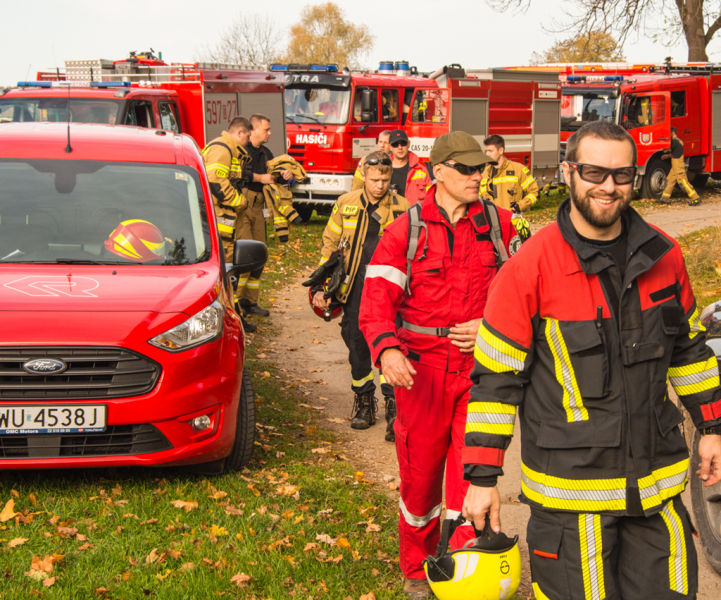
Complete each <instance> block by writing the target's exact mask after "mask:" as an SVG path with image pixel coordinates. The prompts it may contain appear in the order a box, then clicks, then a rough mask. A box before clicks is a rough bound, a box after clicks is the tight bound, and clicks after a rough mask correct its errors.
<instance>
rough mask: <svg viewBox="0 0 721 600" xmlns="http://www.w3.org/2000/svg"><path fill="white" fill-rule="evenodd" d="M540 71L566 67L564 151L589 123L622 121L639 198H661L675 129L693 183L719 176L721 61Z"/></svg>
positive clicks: (545, 67)
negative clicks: (634, 153)
mask: <svg viewBox="0 0 721 600" xmlns="http://www.w3.org/2000/svg"><path fill="white" fill-rule="evenodd" d="M536 68H537V69H540V70H541V72H543V71H546V70H549V71H551V70H552V71H561V80H562V82H563V102H562V109H561V113H562V117H561V146H562V152H563V148H564V147H565V142H566V140H567V139H568V138H569V137H570V136H571V135H572V134H573V132H574V131H576V130H578V129H579V128H580V127H581V126H582V125H584V124H585V123H588V122H590V121H596V120H599V119H607V120H610V121H613V122H614V123H618V124H620V125H622V126H623V127H625V128H626V129H627V130H628V132H629V133H630V134H631V135H632V136H633V138H634V140H635V142H636V146H637V147H638V166H639V176H638V179H637V181H636V187H637V188H638V189H640V193H641V196H643V197H645V198H658V197H660V196H661V193H662V192H663V189H664V188H665V187H666V175H667V174H668V172H669V169H670V166H671V165H670V161H667V160H662V159H661V154H663V151H664V149H666V148H668V147H669V146H670V143H671V131H670V130H671V127H676V129H677V131H678V136H679V137H680V138H681V139H682V140H683V142H684V154H685V157H686V161H687V170H688V175H689V180H691V182H692V183H693V185H694V186H697V187H703V186H704V185H705V184H706V182H707V181H708V178H709V177H713V178H714V179H717V180H721V126H720V125H719V123H721V120H719V115H721V69H719V67H718V65H713V64H707V63H670V62H666V63H662V64H649V63H646V64H627V63H589V64H575V65H566V64H552V65H543V66H540V67H536ZM717 70H718V74H717ZM714 115H715V116H716V119H714ZM716 121H717V122H716Z"/></svg>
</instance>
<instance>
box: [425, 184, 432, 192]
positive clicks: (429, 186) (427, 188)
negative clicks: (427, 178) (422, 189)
mask: <svg viewBox="0 0 721 600" xmlns="http://www.w3.org/2000/svg"><path fill="white" fill-rule="evenodd" d="M432 187H433V184H432V183H429V184H428V185H427V186H426V192H427V191H428V190H430V189H431V188H432Z"/></svg>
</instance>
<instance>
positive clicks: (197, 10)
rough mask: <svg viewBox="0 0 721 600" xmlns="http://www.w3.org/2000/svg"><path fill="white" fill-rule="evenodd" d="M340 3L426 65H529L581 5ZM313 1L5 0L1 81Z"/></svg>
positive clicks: (188, 54) (190, 46)
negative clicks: (515, 7) (28, 0)
mask: <svg viewBox="0 0 721 600" xmlns="http://www.w3.org/2000/svg"><path fill="white" fill-rule="evenodd" d="M319 1H320V0H319ZM336 2H337V4H339V5H340V6H341V7H342V8H343V9H344V10H345V12H346V15H347V18H348V19H349V20H351V21H352V22H355V23H363V24H366V25H368V26H369V28H370V29H371V31H372V33H373V34H375V36H376V42H375V48H374V49H373V51H372V53H371V54H370V55H369V56H368V57H367V58H366V59H365V63H366V65H367V66H372V67H375V66H376V65H377V64H378V63H379V61H381V60H407V61H409V62H410V64H411V65H415V66H417V67H418V69H419V70H420V71H434V70H436V69H437V68H439V67H442V66H443V65H446V64H451V63H460V64H461V65H463V66H464V67H466V68H474V69H480V68H487V67H499V66H511V65H524V64H528V61H529V59H530V56H531V54H532V53H533V52H534V51H536V52H541V51H543V50H545V49H547V48H548V47H550V46H551V45H552V44H553V43H554V40H556V39H563V38H564V37H567V34H553V33H547V32H546V31H544V28H543V27H544V25H545V27H546V28H550V27H552V26H553V22H552V19H553V17H556V19H559V18H563V12H562V9H563V8H564V7H565V8H566V9H567V8H568V7H569V5H572V3H571V2H570V1H569V0H533V4H532V7H531V9H530V10H528V11H527V12H526V13H520V14H519V13H518V12H514V11H508V12H506V13H504V14H499V13H496V12H494V11H492V10H491V9H490V8H488V6H487V5H486V4H485V2H484V1H483V0H445V1H444V2H442V3H441V2H438V0H414V1H413V2H399V1H398V0H396V2H390V1H389V0H362V1H360V2H358V1H357V0H356V1H353V2H348V1H346V0H336ZM308 3H313V2H306V1H301V2H298V1H297V0H296V1H291V0H273V2H269V3H262V4H261V3H251V2H248V1H241V2H237V1H236V2H227V3H210V4H209V3H207V2H198V1H197V0H196V1H190V0H174V1H173V2H169V1H167V0H157V1H155V2H143V3H130V4H127V3H125V4H118V3H117V2H108V1H107V0H105V1H98V0H62V1H61V2H58V0H51V1H48V0H34V2H33V3H32V7H33V8H32V18H31V19H29V17H28V12H27V5H25V3H22V2H13V3H10V2H5V3H4V6H3V9H2V15H3V25H4V27H3V35H2V52H0V85H16V84H17V82H18V81H24V80H26V79H35V73H36V72H37V71H44V70H52V69H54V67H55V66H58V67H62V66H63V61H64V60H66V59H70V60H79V59H96V58H105V59H110V60H121V59H123V58H125V57H127V56H128V52H129V51H131V50H137V51H142V50H147V49H148V48H150V47H152V48H154V49H155V50H156V51H162V52H163V59H164V60H165V61H166V62H193V60H194V59H195V58H196V56H197V53H198V52H197V51H198V50H199V48H200V46H202V45H203V44H207V43H210V44H212V43H213V42H214V39H215V38H216V36H217V35H218V32H219V31H221V30H222V29H224V28H225V27H226V26H227V23H228V21H229V20H230V19H232V17H233V16H234V15H235V14H237V13H239V12H240V11H246V12H249V13H260V14H265V13H266V12H270V11H271V10H272V15H273V17H274V18H275V19H277V22H278V24H279V26H280V27H281V28H283V29H286V30H289V29H290V26H291V25H292V24H293V23H295V22H297V21H298V20H299V14H300V10H301V8H302V7H303V6H304V5H305V4H308ZM263 7H268V10H267V11H265V10H263ZM270 7H272V9H271V8H270ZM13 24H15V25H16V26H13ZM717 38H718V39H717V40H716V41H714V42H712V44H711V46H710V47H709V50H710V51H711V53H710V58H711V60H714V59H715V60H718V61H721V35H718V36H717ZM624 50H625V53H626V58H627V59H628V60H629V61H632V62H663V59H664V58H665V57H666V56H669V55H671V56H672V57H673V59H674V61H684V60H686V58H687V49H686V46H685V44H684V43H683V42H682V43H680V44H679V45H677V46H675V47H673V48H667V47H665V46H663V45H661V44H658V43H654V42H653V41H652V40H650V39H647V38H643V37H642V38H641V39H638V40H632V41H631V42H629V43H628V44H627V45H626V46H625V48H624Z"/></svg>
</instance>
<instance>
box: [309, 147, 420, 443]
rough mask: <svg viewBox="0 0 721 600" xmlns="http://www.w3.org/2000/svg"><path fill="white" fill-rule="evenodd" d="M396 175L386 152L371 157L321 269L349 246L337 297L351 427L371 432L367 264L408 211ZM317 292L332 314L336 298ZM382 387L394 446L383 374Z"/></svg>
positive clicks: (344, 205)
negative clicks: (393, 186) (361, 321)
mask: <svg viewBox="0 0 721 600" xmlns="http://www.w3.org/2000/svg"><path fill="white" fill-rule="evenodd" d="M391 170H392V169H391V159H390V157H389V156H388V155H387V154H386V153H385V152H381V151H376V152H371V153H370V154H369V155H368V156H366V157H365V159H364V164H363V181H364V186H363V189H361V190H357V191H355V192H349V193H348V194H344V195H342V196H341V197H340V198H338V201H337V202H336V204H335V206H333V212H332V213H331V216H330V219H328V224H327V225H326V228H325V231H324V232H323V248H322V250H321V259H320V264H321V265H323V264H324V263H325V262H326V261H327V260H328V259H329V258H330V256H331V254H332V253H333V252H334V251H335V250H337V249H338V247H339V246H341V245H343V246H344V247H345V250H344V268H345V273H346V279H345V280H344V281H343V282H342V283H341V285H340V288H339V289H338V291H337V293H336V296H335V297H336V298H337V300H338V301H339V302H341V303H342V304H343V318H342V320H341V324H340V325H341V335H342V336H343V341H344V342H345V345H346V346H347V347H348V355H349V356H348V358H349V362H350V366H351V380H352V381H351V389H352V390H353V393H354V394H355V402H354V405H353V412H352V415H353V416H352V420H351V425H350V426H351V428H353V429H368V428H369V427H370V426H371V425H374V424H375V422H376V410H377V401H376V399H375V390H376V385H375V382H374V375H373V363H372V362H371V354H370V350H369V349H368V344H367V343H366V341H365V339H364V338H363V334H362V333H361V331H360V329H359V328H358V312H359V310H360V300H361V294H362V292H363V282H364V278H365V270H366V265H367V264H368V263H369V262H370V260H371V257H372V256H373V252H374V250H375V249H376V246H377V245H378V240H379V239H380V237H381V236H382V235H383V233H384V231H385V228H386V226H387V225H388V224H389V223H392V222H393V221H394V220H395V219H397V218H398V217H399V216H400V215H402V214H403V213H404V212H405V211H406V210H408V202H407V201H406V199H405V198H403V197H402V196H398V195H397V194H394V193H392V192H390V191H389V187H390V182H391ZM311 293H312V296H313V304H314V305H315V306H316V307H318V308H320V309H327V308H328V307H329V306H330V302H331V299H327V300H326V299H324V297H323V295H324V292H323V290H322V287H321V286H318V287H317V288H311ZM380 384H381V391H382V392H383V395H384V396H385V402H386V440H388V441H393V421H394V420H395V416H396V406H395V398H394V393H393V387H392V386H391V385H390V384H389V383H386V382H385V379H384V377H383V375H381V378H380Z"/></svg>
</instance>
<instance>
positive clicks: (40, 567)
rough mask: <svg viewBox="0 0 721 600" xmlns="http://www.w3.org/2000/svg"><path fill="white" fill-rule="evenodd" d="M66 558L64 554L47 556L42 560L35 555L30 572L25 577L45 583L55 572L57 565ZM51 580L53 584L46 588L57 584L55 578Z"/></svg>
mask: <svg viewBox="0 0 721 600" xmlns="http://www.w3.org/2000/svg"><path fill="white" fill-rule="evenodd" d="M64 558H65V556H64V555H63V554H47V555H45V557H44V558H40V557H39V556H35V555H34V554H33V558H32V562H31V563H30V570H29V571H26V572H25V576H26V577H30V578H31V579H35V580H36V581H44V580H46V579H48V576H49V575H50V574H51V573H52V572H53V570H54V569H55V565H56V564H58V563H59V562H61V561H62V560H63V559H64ZM51 579H52V583H50V584H49V585H48V586H46V587H49V586H50V585H53V583H55V577H52V578H51Z"/></svg>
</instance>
